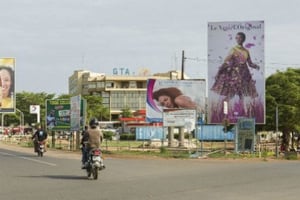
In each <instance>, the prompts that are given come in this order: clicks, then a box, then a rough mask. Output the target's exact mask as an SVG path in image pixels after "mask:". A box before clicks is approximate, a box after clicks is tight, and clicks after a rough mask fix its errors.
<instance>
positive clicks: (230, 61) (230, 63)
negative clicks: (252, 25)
mask: <svg viewBox="0 0 300 200" xmlns="http://www.w3.org/2000/svg"><path fill="white" fill-rule="evenodd" d="M235 39H236V42H237V45H236V46H235V47H233V48H232V49H231V50H230V52H229V55H228V56H227V57H226V58H225V60H224V63H223V64H222V65H221V66H220V68H219V70H218V73H217V75H216V76H215V82H214V84H213V86H212V87H211V90H212V91H214V92H216V93H217V94H219V95H222V96H225V99H224V101H230V100H231V99H232V98H233V97H234V96H236V95H237V96H238V97H239V99H240V101H242V104H243V107H244V112H245V114H246V115H247V113H248V112H249V108H248V107H247V105H246V103H245V101H244V98H245V97H250V98H251V99H254V98H255V97H257V96H258V93H257V90H256V86H255V83H256V82H255V80H253V79H252V76H251V73H250V71H249V67H251V68H254V69H257V70H259V66H258V65H256V64H254V63H252V61H251V58H250V54H249V51H248V50H247V49H246V48H245V47H244V46H243V43H244V42H245V40H246V35H245V34H244V33H243V32H238V33H237V35H236V38H235Z"/></svg>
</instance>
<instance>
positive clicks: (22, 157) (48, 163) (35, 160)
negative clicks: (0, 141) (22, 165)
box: [0, 151, 57, 167]
mask: <svg viewBox="0 0 300 200" xmlns="http://www.w3.org/2000/svg"><path fill="white" fill-rule="evenodd" d="M0 154H2V155H7V156H13V157H17V158H21V159H24V160H29V161H32V162H36V163H40V164H44V165H49V166H53V167H55V166H57V165H56V164H55V163H50V162H46V161H42V160H37V159H33V158H27V157H24V156H18V155H15V154H11V153H6V152H1V151H0Z"/></svg>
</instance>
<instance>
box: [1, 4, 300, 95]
mask: <svg viewBox="0 0 300 200" xmlns="http://www.w3.org/2000/svg"><path fill="white" fill-rule="evenodd" d="M0 2H1V4H0V5H1V12H0V23H1V27H2V28H1V32H0V44H1V48H0V57H15V58H16V61H17V66H16V90H17V92H21V91H29V92H47V93H56V94H63V93H68V77H69V76H71V75H72V74H73V71H74V70H78V69H86V70H91V71H93V72H98V73H101V72H103V73H106V74H112V69H113V68H128V69H129V70H130V72H131V73H135V74H138V72H139V70H140V69H142V68H148V69H149V70H150V71H151V73H156V72H166V71H168V70H174V69H175V70H176V69H178V70H179V69H180V65H181V64H180V63H181V51H182V50H185V54H186V56H187V57H188V58H198V60H197V61H195V60H191V59H188V60H186V68H185V71H186V73H187V74H188V75H189V76H190V77H193V78H206V76H207V70H206V67H207V23H208V22H218V21H248V20H264V21H265V35H266V36H265V48H266V49H265V52H266V53H265V63H266V69H265V71H266V75H270V74H272V73H274V72H275V71H276V70H277V69H278V70H284V69H285V68H287V67H300V56H299V52H300V12H299V8H300V1H299V0H288V1H283V0H247V1H246V0H226V1H223V0H0Z"/></svg>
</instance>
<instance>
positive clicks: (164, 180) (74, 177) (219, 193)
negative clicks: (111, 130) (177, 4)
mask: <svg viewBox="0 0 300 200" xmlns="http://www.w3.org/2000/svg"><path fill="white" fill-rule="evenodd" d="M9 149H10V150H8V148H7V146H3V145H1V143H0V199H1V200H41V199H43V200H48V199H49V200H50V199H51V200H89V199H97V200H99V199H101V200H105V199H109V200H127V199H128V200H143V199H146V200H152V199H153V200H171V199H184V200H189V199H195V200H198V199H209V200H214V199H222V200H227V199H228V200H229V199H230V200H234V199H239V200H248V199H251V200H253V199H255V200H258V199H264V200H266V199H272V200H277V199H278V200H279V199H280V200H282V199H287V200H293V199H297V200H298V199H299V197H298V196H299V195H298V194H299V187H300V186H299V182H300V181H299V180H300V170H299V169H300V162H299V161H280V162H279V161H268V162H265V161H245V160H242V161H236V160H235V161H233V160H231V161H228V160H227V161H226V160H224V161H216V160H173V159H171V160H163V159H156V160H154V159H152V160H150V159H116V158H114V159H109V158H108V159H106V165H107V169H106V170H104V171H102V172H101V173H100V177H99V180H96V181H95V180H87V178H86V175H85V172H84V171H83V170H80V169H79V168H80V162H79V159H80V155H78V154H70V153H57V152H51V151H49V152H47V153H46V155H45V157H43V158H38V157H36V156H35V155H34V154H33V153H31V151H28V149H25V150H22V151H20V148H18V149H11V148H9Z"/></svg>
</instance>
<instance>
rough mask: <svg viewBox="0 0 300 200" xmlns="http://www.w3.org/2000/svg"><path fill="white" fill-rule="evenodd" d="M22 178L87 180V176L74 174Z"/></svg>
mask: <svg viewBox="0 0 300 200" xmlns="http://www.w3.org/2000/svg"><path fill="white" fill-rule="evenodd" d="M20 177H22V178H49V179H60V180H72V181H73V180H87V177H86V176H74V175H41V176H20Z"/></svg>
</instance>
